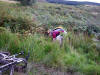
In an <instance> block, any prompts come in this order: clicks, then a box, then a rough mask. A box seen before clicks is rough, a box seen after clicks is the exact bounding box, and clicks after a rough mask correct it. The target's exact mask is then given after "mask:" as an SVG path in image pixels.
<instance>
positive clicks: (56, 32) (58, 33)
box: [48, 27, 67, 46]
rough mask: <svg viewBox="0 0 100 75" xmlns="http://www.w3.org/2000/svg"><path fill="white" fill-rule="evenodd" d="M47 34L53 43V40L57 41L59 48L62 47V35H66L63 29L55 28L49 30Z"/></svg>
mask: <svg viewBox="0 0 100 75" xmlns="http://www.w3.org/2000/svg"><path fill="white" fill-rule="evenodd" d="M48 33H49V36H51V37H52V39H53V41H55V40H57V41H59V44H60V46H62V42H63V36H62V33H65V34H67V32H66V31H65V30H64V29H63V27H56V28H55V29H53V30H49V31H48Z"/></svg>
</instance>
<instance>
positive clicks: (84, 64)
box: [0, 28, 100, 75]
mask: <svg viewBox="0 0 100 75" xmlns="http://www.w3.org/2000/svg"><path fill="white" fill-rule="evenodd" d="M1 29H2V30H3V28H1ZM73 35H74V34H73V33H69V35H68V36H66V37H65V40H64V44H63V46H62V47H61V48H60V47H59V44H57V43H56V42H52V40H51V39H49V38H46V37H44V36H43V35H40V34H34V36H32V35H31V36H27V37H22V36H20V37H18V36H17V35H16V34H13V33H11V32H9V31H3V32H2V33H0V49H1V50H6V51H9V52H11V53H12V54H14V53H18V52H20V51H22V50H23V51H24V52H25V53H26V54H27V53H28V51H30V62H32V61H34V62H39V63H42V64H45V65H46V66H48V67H55V68H63V69H67V70H68V69H70V70H72V71H73V72H80V73H84V74H87V75H91V74H96V73H97V74H100V65H99V63H100V61H99V58H100V56H99V53H98V51H97V50H96V49H95V47H94V46H92V44H93V43H92V41H91V40H88V39H90V38H89V37H88V38H86V37H84V36H83V34H81V35H76V36H75V35H74V36H73ZM69 37H70V38H71V40H69V39H68V38H69ZM77 37H78V38H77ZM85 38H86V39H85ZM72 39H73V40H72ZM74 41H75V42H74Z"/></svg>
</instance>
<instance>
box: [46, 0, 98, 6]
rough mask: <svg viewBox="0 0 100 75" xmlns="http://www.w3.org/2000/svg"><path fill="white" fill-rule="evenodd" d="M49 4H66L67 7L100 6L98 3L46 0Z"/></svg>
mask: <svg viewBox="0 0 100 75" xmlns="http://www.w3.org/2000/svg"><path fill="white" fill-rule="evenodd" d="M47 1H48V2H50V3H60V4H67V5H100V3H95V2H88V1H85V2H78V1H65V0H47Z"/></svg>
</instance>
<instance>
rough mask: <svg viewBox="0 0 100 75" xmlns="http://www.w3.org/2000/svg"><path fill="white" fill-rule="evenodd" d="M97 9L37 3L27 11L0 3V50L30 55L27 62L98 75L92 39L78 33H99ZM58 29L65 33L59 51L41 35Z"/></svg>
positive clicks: (99, 68)
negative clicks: (66, 31) (47, 30)
mask: <svg viewBox="0 0 100 75" xmlns="http://www.w3.org/2000/svg"><path fill="white" fill-rule="evenodd" d="M87 9H88V10H87ZM98 9H99V7H98V6H95V7H91V6H88V7H87V6H70V5H55V4H50V3H37V4H35V5H33V6H31V7H29V6H22V5H21V4H9V3H5V2H0V10H2V11H0V50H1V51H9V52H11V53H12V54H13V53H18V52H20V51H21V50H24V52H25V53H26V54H27V53H28V51H30V62H38V63H41V64H44V65H45V66H47V67H48V68H50V67H51V68H53V67H54V68H58V69H62V70H64V71H67V72H72V73H74V72H79V73H80V75H99V74H100V60H99V59H100V50H99V49H97V48H96V44H95V42H94V41H93V40H92V38H93V35H90V36H88V35H87V34H84V33H81V32H86V33H89V32H92V31H96V32H99V31H100V30H99V28H100V25H99V21H98V18H99V17H98V16H99V13H100V12H99V10H98ZM94 10H97V11H94ZM94 12H96V14H94ZM94 16H96V17H94ZM94 21H95V22H94ZM59 25H62V26H63V27H64V28H65V29H67V30H68V34H67V36H64V42H63V46H62V47H59V45H58V44H57V43H58V42H52V39H51V38H50V37H47V36H45V35H43V34H40V33H44V32H45V30H46V29H49V28H54V27H56V26H59ZM73 31H80V32H79V33H78V34H75V33H74V32H73ZM32 72H33V71H32V70H31V71H30V74H31V75H32V74H33V73H32ZM41 75H42V74H41Z"/></svg>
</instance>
